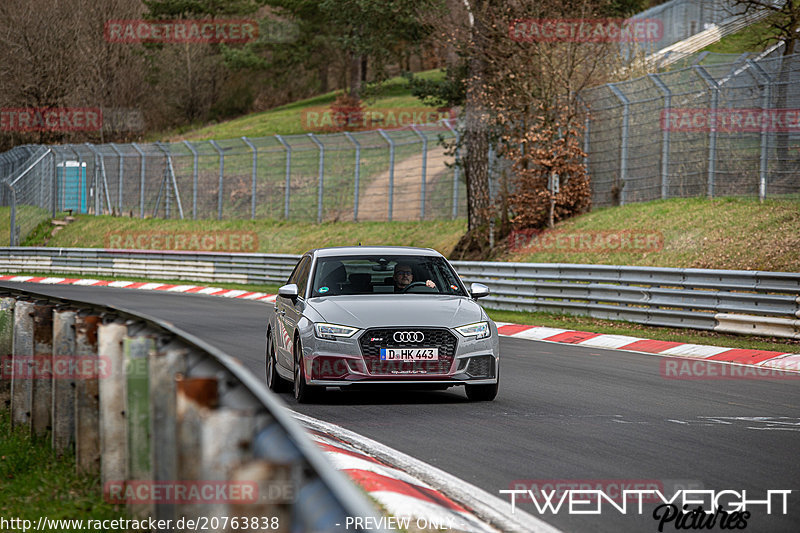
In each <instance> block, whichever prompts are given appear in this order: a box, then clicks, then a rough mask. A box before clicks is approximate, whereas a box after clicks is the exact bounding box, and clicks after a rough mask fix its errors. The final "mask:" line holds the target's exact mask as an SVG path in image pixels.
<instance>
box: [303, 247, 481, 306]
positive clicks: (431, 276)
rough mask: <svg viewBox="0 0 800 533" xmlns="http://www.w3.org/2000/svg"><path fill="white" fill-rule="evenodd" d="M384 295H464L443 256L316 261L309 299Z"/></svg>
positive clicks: (400, 256) (352, 258) (338, 258)
mask: <svg viewBox="0 0 800 533" xmlns="http://www.w3.org/2000/svg"><path fill="white" fill-rule="evenodd" d="M386 293H415V294H449V295H457V296H466V294H465V292H464V289H463V288H462V284H461V282H460V281H459V279H458V276H457V274H456V273H455V272H454V271H453V269H452V268H451V267H450V265H449V264H448V263H447V261H445V260H444V258H442V257H436V256H426V255H362V256H337V257H320V258H319V259H318V260H317V265H316V268H315V269H314V282H313V284H312V285H311V297H312V298H315V297H319V296H338V295H343V294H386Z"/></svg>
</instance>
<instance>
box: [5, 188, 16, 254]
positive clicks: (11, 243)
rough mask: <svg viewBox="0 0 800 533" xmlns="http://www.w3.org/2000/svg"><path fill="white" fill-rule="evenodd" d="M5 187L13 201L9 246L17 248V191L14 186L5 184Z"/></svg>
mask: <svg viewBox="0 0 800 533" xmlns="http://www.w3.org/2000/svg"><path fill="white" fill-rule="evenodd" d="M3 185H4V186H5V187H6V188H7V189H8V190H9V196H10V201H11V215H10V219H9V224H10V228H9V233H10V234H9V236H8V245H9V246H15V243H14V241H15V240H16V239H15V237H16V234H17V191H15V190H14V186H13V185H11V184H9V183H6V182H3Z"/></svg>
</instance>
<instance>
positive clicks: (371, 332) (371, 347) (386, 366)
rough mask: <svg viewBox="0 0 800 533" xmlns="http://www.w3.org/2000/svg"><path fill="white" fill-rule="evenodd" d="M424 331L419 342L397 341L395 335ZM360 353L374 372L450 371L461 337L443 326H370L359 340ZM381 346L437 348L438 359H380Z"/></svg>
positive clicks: (399, 374)
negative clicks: (442, 327) (457, 336)
mask: <svg viewBox="0 0 800 533" xmlns="http://www.w3.org/2000/svg"><path fill="white" fill-rule="evenodd" d="M397 332H400V333H408V332H421V333H422V334H423V335H424V339H423V340H421V341H419V342H396V341H395V340H394V334H395V333H397ZM359 344H360V345H361V355H363V356H364V362H365V363H366V365H367V372H369V373H370V374H372V375H387V376H403V375H416V374H418V375H425V374H447V373H449V372H450V369H451V368H452V366H453V359H454V358H455V355H456V347H457V345H458V339H457V338H456V336H455V335H453V333H451V332H450V331H448V330H446V329H441V328H381V329H377V328H376V329H368V330H367V331H365V332H364V334H363V335H361V338H360V339H359ZM381 348H438V349H439V360H438V361H381Z"/></svg>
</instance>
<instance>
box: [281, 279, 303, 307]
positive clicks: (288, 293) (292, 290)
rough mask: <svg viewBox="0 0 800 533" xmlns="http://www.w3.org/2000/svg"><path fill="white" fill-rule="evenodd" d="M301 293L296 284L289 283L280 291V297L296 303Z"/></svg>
mask: <svg viewBox="0 0 800 533" xmlns="http://www.w3.org/2000/svg"><path fill="white" fill-rule="evenodd" d="M298 294H299V291H298V289H297V284H296V283H289V284H288V285H284V286H283V287H281V288H279V289H278V296H283V297H284V298H289V299H290V300H291V301H293V302H296V301H297V296H298Z"/></svg>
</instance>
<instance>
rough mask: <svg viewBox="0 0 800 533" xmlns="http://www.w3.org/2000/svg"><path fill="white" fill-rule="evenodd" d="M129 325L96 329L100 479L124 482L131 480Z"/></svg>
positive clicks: (106, 326)
mask: <svg viewBox="0 0 800 533" xmlns="http://www.w3.org/2000/svg"><path fill="white" fill-rule="evenodd" d="M127 332H128V327H127V326H126V325H125V324H123V323H119V322H112V323H109V324H103V325H101V326H100V327H99V328H98V330H97V337H98V341H97V346H98V349H99V351H100V370H101V375H100V384H99V391H98V392H99V394H100V448H101V450H100V452H101V454H102V456H103V464H102V471H101V480H102V484H103V487H104V489H105V487H106V486H107V484H108V483H122V482H124V481H125V480H126V479H128V439H127V424H128V420H127V409H126V402H125V400H126V397H127V383H126V381H127V380H126V379H125V361H124V359H123V353H122V342H123V339H124V337H125V335H126V333H127Z"/></svg>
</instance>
